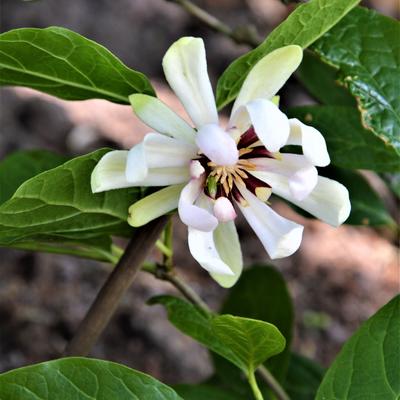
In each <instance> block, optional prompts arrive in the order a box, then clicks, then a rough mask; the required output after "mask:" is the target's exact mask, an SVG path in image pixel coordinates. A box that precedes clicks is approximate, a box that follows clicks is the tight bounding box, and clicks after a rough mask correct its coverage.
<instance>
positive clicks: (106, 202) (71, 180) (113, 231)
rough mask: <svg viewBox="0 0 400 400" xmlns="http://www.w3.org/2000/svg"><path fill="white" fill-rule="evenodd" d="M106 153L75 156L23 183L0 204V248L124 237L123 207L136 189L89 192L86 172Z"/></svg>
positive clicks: (127, 231) (137, 192)
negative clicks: (110, 236)
mask: <svg viewBox="0 0 400 400" xmlns="http://www.w3.org/2000/svg"><path fill="white" fill-rule="evenodd" d="M107 151H109V149H101V150H97V151H95V152H93V153H90V154H87V155H85V156H81V157H77V158H75V159H73V160H71V161H68V162H66V163H65V164H63V165H61V166H59V167H57V168H54V169H51V170H49V171H46V172H43V173H41V174H39V175H36V176H35V177H33V178H31V179H29V180H28V181H26V182H24V183H23V184H22V185H21V186H20V187H19V188H18V190H17V191H16V192H15V194H14V195H13V197H12V198H11V199H9V200H8V201H6V202H5V203H3V204H2V205H1V206H0V246H7V245H12V244H15V243H19V242H31V241H41V242H49V241H51V242H54V241H55V242H64V241H77V240H82V239H85V240H88V239H93V238H99V237H104V236H109V235H119V236H130V235H131V234H132V229H131V228H130V227H129V225H128V224H127V222H126V219H127V213H128V207H129V205H131V204H132V203H133V202H134V201H136V200H138V199H139V198H140V197H141V196H142V195H143V191H142V189H141V188H129V189H120V190H112V191H108V192H104V193H97V194H93V193H92V192H91V188H90V175H91V172H92V170H93V168H94V166H95V165H96V163H97V162H98V161H99V159H100V158H101V157H102V156H103V155H104V154H105V153H106V152H107Z"/></svg>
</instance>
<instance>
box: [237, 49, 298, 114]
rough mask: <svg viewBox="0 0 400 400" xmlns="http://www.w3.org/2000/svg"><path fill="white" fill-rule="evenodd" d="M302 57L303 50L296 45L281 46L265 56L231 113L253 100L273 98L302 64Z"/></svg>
mask: <svg viewBox="0 0 400 400" xmlns="http://www.w3.org/2000/svg"><path fill="white" fill-rule="evenodd" d="M302 58H303V50H302V49H301V47H299V46H296V45H291V46H286V47H281V48H279V49H276V50H274V51H272V52H271V53H269V54H267V55H266V56H265V57H263V58H262V59H261V60H260V61H259V62H258V63H257V64H256V65H255V66H254V67H253V69H252V70H251V71H250V73H249V74H248V75H247V78H246V80H245V81H244V83H243V86H242V88H241V90H240V92H239V95H238V97H237V99H236V101H235V104H234V105H233V109H232V114H231V115H234V113H235V112H236V111H237V110H238V109H239V107H241V106H244V105H246V104H247V103H249V102H250V101H252V100H255V99H268V100H270V99H272V98H273V97H274V96H275V94H276V93H277V92H278V90H279V89H280V88H281V87H282V86H283V85H284V84H285V82H286V81H287V80H288V79H289V77H290V75H292V74H293V72H294V71H295V70H296V69H297V67H298V66H299V65H300V63H301V60H302Z"/></svg>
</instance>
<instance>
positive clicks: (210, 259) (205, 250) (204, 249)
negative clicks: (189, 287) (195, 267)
mask: <svg viewBox="0 0 400 400" xmlns="http://www.w3.org/2000/svg"><path fill="white" fill-rule="evenodd" d="M188 231H189V236H188V243H189V250H190V253H191V254H192V256H193V258H194V259H195V260H196V261H197V262H198V263H199V264H200V265H201V266H202V267H203V268H204V269H205V270H206V271H208V272H210V273H213V274H217V275H216V276H221V275H225V276H227V277H235V274H234V272H233V271H232V270H231V269H230V268H229V266H228V265H227V264H225V262H224V261H222V259H221V257H220V255H219V254H218V250H217V249H216V247H215V243H214V235H213V232H203V231H200V230H197V229H195V228H192V227H189V230H188Z"/></svg>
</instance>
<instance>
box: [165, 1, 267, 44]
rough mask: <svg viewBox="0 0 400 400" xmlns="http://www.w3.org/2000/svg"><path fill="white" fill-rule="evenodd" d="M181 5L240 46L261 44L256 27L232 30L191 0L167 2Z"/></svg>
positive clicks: (242, 27)
mask: <svg viewBox="0 0 400 400" xmlns="http://www.w3.org/2000/svg"><path fill="white" fill-rule="evenodd" d="M166 1H169V2H172V3H176V4H178V5H180V6H181V7H182V8H183V9H184V10H186V11H187V12H188V13H189V14H191V15H193V16H194V17H195V18H197V19H198V20H199V21H201V22H202V23H204V24H205V25H207V26H208V27H210V28H211V29H213V30H214V31H217V32H220V33H223V34H224V35H225V36H228V37H230V38H231V39H232V40H234V41H235V42H236V43H238V44H247V45H248V46H251V47H257V46H258V45H259V44H260V39H259V38H258V35H257V32H256V30H255V28H254V26H241V27H238V28H236V29H232V28H231V27H229V26H228V25H227V24H225V23H224V22H222V21H220V20H219V19H218V18H216V17H215V16H214V15H211V14H209V13H208V12H207V11H205V10H203V9H202V8H200V7H199V6H197V5H195V4H193V3H192V2H191V1H189V0H166Z"/></svg>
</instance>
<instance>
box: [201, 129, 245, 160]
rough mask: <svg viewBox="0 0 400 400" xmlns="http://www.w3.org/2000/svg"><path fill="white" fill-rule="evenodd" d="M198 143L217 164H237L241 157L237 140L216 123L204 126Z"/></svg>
mask: <svg viewBox="0 0 400 400" xmlns="http://www.w3.org/2000/svg"><path fill="white" fill-rule="evenodd" d="M196 144H197V145H198V146H199V148H200V150H201V151H202V152H203V153H204V154H205V155H206V156H207V157H208V158H209V159H210V160H211V161H213V162H214V163H215V164H217V165H235V164H236V162H237V161H238V159H239V151H238V149H237V147H236V142H235V140H234V139H233V138H232V137H231V135H230V134H229V133H227V132H225V131H224V130H223V129H222V128H220V127H219V126H218V125H216V124H208V125H204V126H202V127H201V128H200V129H199V131H198V133H197V136H196Z"/></svg>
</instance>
